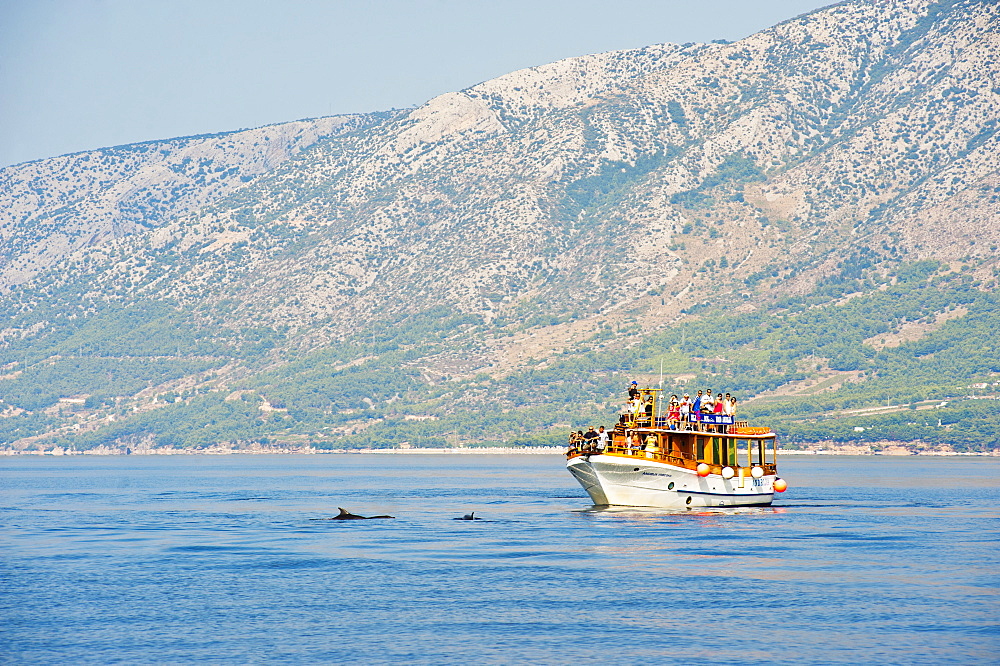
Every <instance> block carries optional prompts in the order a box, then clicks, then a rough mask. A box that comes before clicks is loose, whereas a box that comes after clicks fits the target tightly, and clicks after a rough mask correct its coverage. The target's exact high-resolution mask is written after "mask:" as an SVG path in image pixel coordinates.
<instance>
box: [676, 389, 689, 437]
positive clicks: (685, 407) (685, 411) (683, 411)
mask: <svg viewBox="0 0 1000 666" xmlns="http://www.w3.org/2000/svg"><path fill="white" fill-rule="evenodd" d="M677 413H678V414H679V415H680V420H681V423H683V424H684V425H683V426H681V427H683V428H684V429H685V430H690V429H691V396H689V395H688V394H687V393H685V394H684V397H683V398H681V402H680V404H679V405H677Z"/></svg>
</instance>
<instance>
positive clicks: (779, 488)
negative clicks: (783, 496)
mask: <svg viewBox="0 0 1000 666" xmlns="http://www.w3.org/2000/svg"><path fill="white" fill-rule="evenodd" d="M787 489H788V484H787V483H785V480H784V479H775V480H774V491H775V492H778V493H783V492H785V491H786V490H787Z"/></svg>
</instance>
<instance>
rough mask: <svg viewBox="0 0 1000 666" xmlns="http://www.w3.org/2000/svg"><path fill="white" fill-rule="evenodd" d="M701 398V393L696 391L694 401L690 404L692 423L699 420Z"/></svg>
mask: <svg viewBox="0 0 1000 666" xmlns="http://www.w3.org/2000/svg"><path fill="white" fill-rule="evenodd" d="M701 398H702V391H698V395H696V396H695V397H694V401H693V402H692V403H691V421H692V422H694V423H697V422H698V421H700V420H701Z"/></svg>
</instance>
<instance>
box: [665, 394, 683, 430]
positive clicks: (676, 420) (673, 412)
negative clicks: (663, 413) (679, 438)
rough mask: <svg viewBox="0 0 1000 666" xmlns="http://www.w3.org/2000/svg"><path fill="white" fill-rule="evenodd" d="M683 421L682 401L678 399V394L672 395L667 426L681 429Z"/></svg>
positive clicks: (672, 428) (668, 408) (668, 405)
mask: <svg viewBox="0 0 1000 666" xmlns="http://www.w3.org/2000/svg"><path fill="white" fill-rule="evenodd" d="M680 422H681V403H680V402H679V401H678V400H677V394H676V393H675V394H674V395H672V396H670V402H669V403H667V427H669V428H670V429H671V430H678V429H680Z"/></svg>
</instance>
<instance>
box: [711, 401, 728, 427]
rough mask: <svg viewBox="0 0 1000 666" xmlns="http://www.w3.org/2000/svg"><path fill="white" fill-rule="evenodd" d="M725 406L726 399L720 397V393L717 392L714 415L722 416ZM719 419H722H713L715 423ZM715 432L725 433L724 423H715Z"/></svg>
mask: <svg viewBox="0 0 1000 666" xmlns="http://www.w3.org/2000/svg"><path fill="white" fill-rule="evenodd" d="M725 406H726V401H725V400H724V399H723V398H722V393H719V394H717V395H716V396H715V409H714V410H713V414H715V416H717V417H718V416H722V415H723V413H724V412H723V410H724V409H725ZM721 420H722V419H719V418H717V419H715V421H716V423H719V421H721ZM715 432H721V433H725V432H726V426H725V424H720V425H716V426H715Z"/></svg>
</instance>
